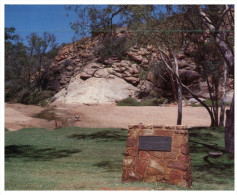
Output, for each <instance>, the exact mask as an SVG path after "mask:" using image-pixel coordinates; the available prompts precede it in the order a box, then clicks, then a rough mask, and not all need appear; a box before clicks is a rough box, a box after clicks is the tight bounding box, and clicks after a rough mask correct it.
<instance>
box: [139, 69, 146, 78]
mask: <svg viewBox="0 0 237 195" xmlns="http://www.w3.org/2000/svg"><path fill="white" fill-rule="evenodd" d="M147 74H148V71H145V70H141V71H140V72H139V73H138V77H139V79H140V80H146V77H147Z"/></svg>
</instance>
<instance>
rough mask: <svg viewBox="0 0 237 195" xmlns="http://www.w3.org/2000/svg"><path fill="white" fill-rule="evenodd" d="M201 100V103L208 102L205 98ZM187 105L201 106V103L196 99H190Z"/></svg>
mask: <svg viewBox="0 0 237 195" xmlns="http://www.w3.org/2000/svg"><path fill="white" fill-rule="evenodd" d="M199 99H200V100H201V101H203V102H205V101H206V100H205V99H204V98H199ZM187 103H188V104H199V102H198V101H197V100H196V99H194V98H191V99H189V100H188V102H187Z"/></svg>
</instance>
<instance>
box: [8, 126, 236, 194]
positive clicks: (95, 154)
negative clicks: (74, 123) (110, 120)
mask: <svg viewBox="0 0 237 195" xmlns="http://www.w3.org/2000/svg"><path fill="white" fill-rule="evenodd" d="M189 131H190V147H191V163H192V175H193V187H192V189H193V190H233V189H234V160H233V159H231V158H230V156H229V155H223V156H222V157H220V158H216V159H214V158H211V157H208V152H209V151H221V150H223V136H224V132H223V129H210V128H209V129H208V128H206V129H205V128H202V129H198V128H196V129H190V130H189ZM126 139H127V131H126V130H121V129H95V128H94V129H89V128H77V127H71V128H62V129H57V130H54V131H48V130H45V129H36V128H29V129H22V130H20V131H15V132H10V131H5V190H106V189H112V190H113V189H122V190H127V189H128V190H129V189H133V190H135V189H140V190H152V189H154V190H184V188H181V187H178V186H172V185H168V184H160V183H142V182H135V183H121V177H122V168H123V153H124V151H125V145H126Z"/></svg>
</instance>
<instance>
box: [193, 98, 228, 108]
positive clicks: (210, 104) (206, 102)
mask: <svg viewBox="0 0 237 195" xmlns="http://www.w3.org/2000/svg"><path fill="white" fill-rule="evenodd" d="M205 104H206V105H207V106H208V107H212V101H211V100H209V99H206V101H205ZM214 104H215V102H214ZM225 105H226V106H230V105H231V102H226V103H225ZM191 106H192V107H202V105H201V104H194V103H192V104H191ZM218 107H221V100H218Z"/></svg>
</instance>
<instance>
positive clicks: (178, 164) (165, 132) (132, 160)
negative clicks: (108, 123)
mask: <svg viewBox="0 0 237 195" xmlns="http://www.w3.org/2000/svg"><path fill="white" fill-rule="evenodd" d="M132 181H145V182H166V183H169V184H174V185H179V186H183V187H191V185H192V175H191V164H190V156H189V135H188V130H187V128H186V126H183V125H176V126H167V125H159V126H156V125H143V124H140V125H129V130H128V138H127V145H126V151H125V156H124V161H123V174H122V182H132Z"/></svg>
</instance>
